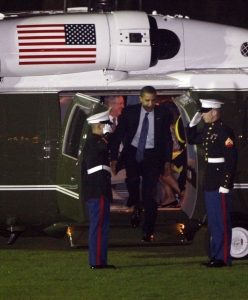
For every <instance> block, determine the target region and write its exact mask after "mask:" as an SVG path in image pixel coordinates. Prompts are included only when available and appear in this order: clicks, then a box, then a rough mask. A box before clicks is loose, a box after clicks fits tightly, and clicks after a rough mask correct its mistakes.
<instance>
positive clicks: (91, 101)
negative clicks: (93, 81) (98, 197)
mask: <svg viewBox="0 0 248 300" xmlns="http://www.w3.org/2000/svg"><path fill="white" fill-rule="evenodd" d="M106 110H107V108H106V107H105V106H103V105H101V104H100V102H99V100H98V99H95V98H92V97H89V96H87V95H83V94H80V93H77V94H76V96H75V98H74V99H73V100H72V103H71V105H70V107H69V109H68V112H67V114H66V117H65V121H64V123H63V128H62V136H61V143H60V147H59V157H58V165H57V199H58V206H59V211H60V214H62V215H64V216H66V217H68V218H70V219H72V221H76V222H83V221H84V220H85V216H86V214H85V213H86V207H85V206H84V205H83V201H82V199H81V162H82V155H81V154H82V150H83V147H84V144H85V141H86V138H87V136H88V135H89V134H91V127H90V126H89V125H88V123H87V122H86V119H87V118H88V117H89V116H90V115H92V114H96V113H100V112H103V111H106Z"/></svg>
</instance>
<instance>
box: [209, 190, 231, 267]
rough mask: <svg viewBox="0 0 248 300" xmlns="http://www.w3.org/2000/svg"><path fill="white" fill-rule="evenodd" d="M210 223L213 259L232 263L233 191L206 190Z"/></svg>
mask: <svg viewBox="0 0 248 300" xmlns="http://www.w3.org/2000/svg"><path fill="white" fill-rule="evenodd" d="M204 194H205V202H206V209H207V217H208V224H209V228H210V232H211V238H212V239H211V248H210V250H211V259H214V260H223V261H224V263H226V264H227V265H228V266H231V265H232V259H231V254H230V250H231V242H232V225H231V219H230V210H231V193H230V192H229V193H227V194H223V193H219V191H212V192H207V191H205V192H204Z"/></svg>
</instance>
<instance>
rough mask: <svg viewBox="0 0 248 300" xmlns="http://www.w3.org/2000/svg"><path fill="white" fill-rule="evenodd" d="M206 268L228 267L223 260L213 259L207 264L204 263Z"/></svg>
mask: <svg viewBox="0 0 248 300" xmlns="http://www.w3.org/2000/svg"><path fill="white" fill-rule="evenodd" d="M206 267H207V268H222V267H228V265H227V264H226V263H224V261H223V260H214V261H212V262H210V263H209V264H208V265H206Z"/></svg>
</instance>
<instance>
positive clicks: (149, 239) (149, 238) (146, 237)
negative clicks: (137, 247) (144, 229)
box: [141, 234, 154, 243]
mask: <svg viewBox="0 0 248 300" xmlns="http://www.w3.org/2000/svg"><path fill="white" fill-rule="evenodd" d="M141 241H142V242H147V243H153V242H154V235H153V234H151V235H149V234H146V235H144V236H143V238H142V239H141Z"/></svg>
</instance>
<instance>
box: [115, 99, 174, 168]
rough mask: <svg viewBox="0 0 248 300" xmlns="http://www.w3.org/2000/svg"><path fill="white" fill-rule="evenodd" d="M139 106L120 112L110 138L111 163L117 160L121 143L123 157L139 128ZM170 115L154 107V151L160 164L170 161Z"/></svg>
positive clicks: (161, 108) (163, 109) (167, 111)
mask: <svg viewBox="0 0 248 300" xmlns="http://www.w3.org/2000/svg"><path fill="white" fill-rule="evenodd" d="M140 112H141V104H136V105H129V106H127V107H125V108H124V109H123V110H122V114H121V115H120V117H119V120H118V125H117V127H116V130H115V132H114V133H113V136H112V139H111V141H112V143H111V161H113V160H117V159H118V153H119V145H120V143H121V142H123V146H124V147H123V150H122V156H125V153H126V151H127V150H128V147H129V146H130V145H131V143H132V140H133V138H134V136H135V134H136V131H137V129H138V126H139V120H140ZM170 123H171V113H170V111H169V110H168V109H165V108H163V107H159V106H155V107H154V149H155V150H156V154H157V156H158V157H159V158H160V161H161V164H162V165H164V163H165V162H171V160H172V138H171V131H170Z"/></svg>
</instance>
